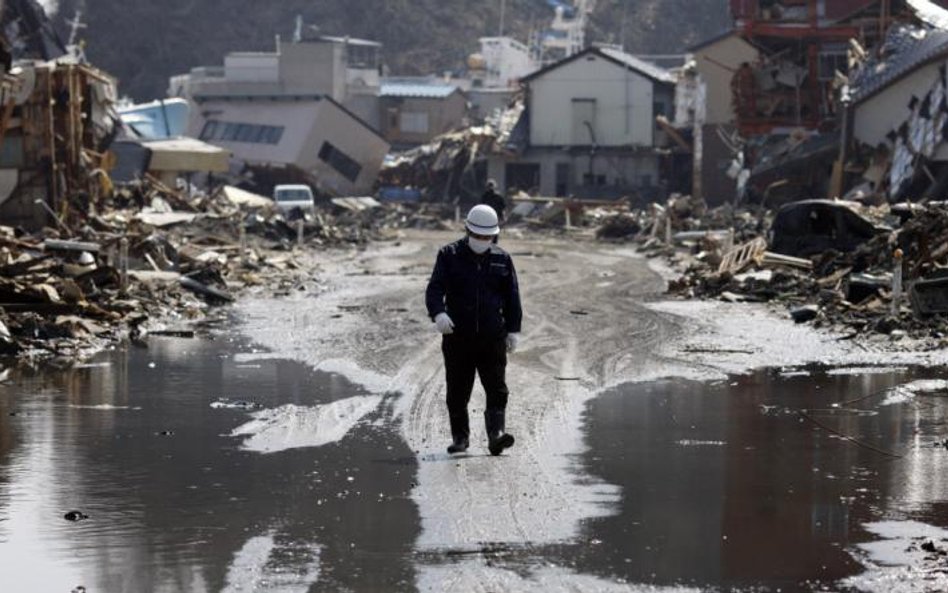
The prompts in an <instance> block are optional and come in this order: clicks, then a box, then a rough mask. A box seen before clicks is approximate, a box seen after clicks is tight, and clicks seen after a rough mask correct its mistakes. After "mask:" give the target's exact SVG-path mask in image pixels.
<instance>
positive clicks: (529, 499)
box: [268, 233, 681, 591]
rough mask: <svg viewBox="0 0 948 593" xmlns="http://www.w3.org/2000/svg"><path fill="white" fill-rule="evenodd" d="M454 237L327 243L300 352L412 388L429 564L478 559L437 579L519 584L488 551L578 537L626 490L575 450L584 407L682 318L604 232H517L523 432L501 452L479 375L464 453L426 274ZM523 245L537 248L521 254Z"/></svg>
mask: <svg viewBox="0 0 948 593" xmlns="http://www.w3.org/2000/svg"><path fill="white" fill-rule="evenodd" d="M453 238H454V236H452V235H450V234H446V233H441V234H433V233H428V234H419V235H418V236H412V237H411V238H410V239H408V240H406V241H403V242H402V244H401V245H394V246H377V247H376V248H375V249H370V250H368V251H365V252H348V253H338V252H337V253H334V254H332V253H330V254H320V265H321V266H322V267H323V269H324V272H325V273H324V274H320V275H319V276H320V277H321V278H323V279H324V281H325V283H326V284H325V285H322V286H321V287H320V288H321V293H320V295H319V296H317V297H316V298H315V299H312V302H310V303H307V306H308V307H312V310H311V311H310V312H309V313H307V319H308V320H309V323H310V327H307V328H300V327H294V328H293V330H292V334H293V336H294V339H300V340H301V341H303V342H305V343H303V344H298V345H295V346H294V352H296V353H297V354H299V353H305V354H299V355H301V356H305V357H307V358H306V361H307V362H313V363H315V364H317V365H318V363H319V361H320V360H321V358H323V357H327V358H328V357H332V358H338V359H340V360H345V361H352V362H353V363H354V368H356V369H359V370H360V372H361V371H362V370H364V371H369V373H370V374H372V373H374V374H375V375H378V376H379V377H384V379H383V380H382V381H381V382H377V383H376V387H375V388H376V389H380V390H382V391H385V392H396V391H397V392H399V393H401V394H402V395H401V396H399V397H398V398H397V399H398V401H396V402H395V403H394V405H393V406H392V405H391V404H387V405H389V406H391V409H392V410H393V411H392V412H391V413H387V412H388V410H386V411H385V412H386V413H383V414H382V415H383V416H384V417H385V418H386V419H390V420H391V421H392V422H396V423H398V429H399V430H400V431H401V433H402V435H403V438H404V439H405V441H406V443H407V444H408V445H409V447H410V448H411V449H412V451H414V452H415V456H416V459H417V462H418V468H417V480H416V484H417V485H416V486H415V487H414V488H413V490H412V498H413V499H414V500H415V502H416V504H417V505H418V509H419V513H420V516H421V521H422V533H421V536H420V537H419V540H418V541H417V543H416V546H417V547H418V549H419V550H420V554H421V556H419V561H420V566H419V570H421V571H423V572H425V569H426V567H428V568H431V569H432V570H430V571H427V572H425V574H427V575H431V576H434V575H440V574H443V571H442V570H441V569H443V564H444V562H446V561H447V560H448V558H449V557H450V556H451V555H452V553H453V552H452V551H465V553H467V552H466V551H469V550H473V551H474V555H473V556H471V559H473V562H471V563H469V562H467V561H465V562H463V563H461V564H460V565H459V566H457V567H456V574H452V575H451V577H450V580H451V581H452V582H453V583H455V585H453V586H452V585H451V583H450V582H449V583H444V582H439V583H438V584H437V585H434V586H433V587H434V588H433V590H442V588H445V589H444V590H461V589H459V588H458V587H462V588H463V587H467V586H468V585H471V584H472V583H491V582H497V583H503V582H506V581H505V579H506V578H507V577H502V576H501V574H500V573H498V574H494V575H491V574H486V573H485V572H484V571H488V572H489V571H490V570H491V569H489V568H485V567H484V566H483V563H482V560H483V557H481V558H479V557H478V556H477V550H481V549H485V548H486V549H490V550H493V551H494V552H491V553H492V554H496V553H497V552H496V551H497V550H501V553H503V550H511V551H513V552H511V553H516V554H522V551H523V549H524V548H523V547H524V546H527V547H531V546H535V545H540V544H549V543H553V542H557V541H566V540H569V539H571V538H573V537H575V536H576V535H577V531H578V527H579V524H580V521H582V520H583V519H586V518H591V517H594V516H602V515H603V514H609V512H610V511H608V509H606V508H605V506H606V505H603V504H602V503H603V502H605V503H609V502H615V500H616V496H617V492H616V491H615V490H614V489H610V487H609V486H608V485H606V484H600V483H595V482H594V481H593V480H591V479H587V477H585V476H582V475H581V474H580V473H578V470H577V468H576V467H575V461H573V460H574V459H575V455H576V453H578V452H580V451H581V450H582V448H583V446H584V444H583V438H582V434H581V430H580V428H581V418H580V416H581V414H582V413H583V411H584V408H585V404H586V402H588V400H589V399H590V398H592V397H594V396H595V395H596V394H597V393H599V392H600V391H602V390H603V389H605V388H607V387H609V386H610V385H613V384H615V383H618V382H622V381H625V380H628V379H632V378H634V376H635V374H636V373H637V372H639V371H640V370H641V369H643V368H645V367H647V366H648V365H649V364H652V363H653V362H655V361H657V360H660V359H659V358H658V350H659V346H660V345H662V342H663V341H665V340H667V339H669V337H670V336H672V335H674V334H676V333H677V332H679V331H680V325H681V324H680V323H679V322H677V321H675V320H674V319H673V316H671V315H663V314H660V313H656V312H653V311H651V310H649V309H648V308H647V306H646V305H645V304H644V300H645V298H646V296H647V295H649V294H655V293H657V292H659V291H661V290H662V287H663V283H662V282H661V281H660V279H658V277H657V276H656V275H655V274H654V273H653V272H651V271H649V270H648V268H647V266H646V264H645V262H644V260H641V259H639V258H636V257H631V256H630V255H627V254H626V255H623V254H619V255H617V254H616V253H614V252H613V251H612V250H611V249H610V248H603V247H602V246H600V245H597V244H594V243H573V242H570V241H564V240H561V239H542V238H541V239H535V238H531V239H530V240H525V241H515V240H510V241H509V244H510V245H511V246H513V249H511V251H512V252H513V254H514V261H515V264H516V265H517V269H518V273H519V275H520V281H521V289H522V292H523V298H524V311H525V319H524V336H523V340H522V348H523V349H522V351H520V352H518V353H515V354H513V355H511V356H510V358H509V363H508V383H509V385H510V388H511V399H510V406H509V408H508V429H509V430H510V432H511V433H513V434H514V435H515V436H516V437H517V439H518V442H517V445H516V446H515V447H514V448H513V449H511V450H510V451H509V452H508V453H506V454H505V455H503V456H502V457H499V458H494V457H490V456H489V455H488V454H487V451H486V447H485V444H486V437H484V434H483V428H481V425H482V422H483V421H482V420H481V416H480V414H479V412H480V411H482V410H483V394H482V389H481V387H480V385H479V384H478V385H477V386H476V387H475V394H474V396H473V397H472V402H471V403H472V405H471V410H472V422H471V427H472V447H471V449H470V451H469V454H468V455H467V456H461V457H459V458H451V457H450V456H448V455H447V453H446V452H445V446H446V445H447V444H448V442H449V430H448V421H447V411H446V408H445V405H444V395H445V387H444V377H443V362H442V357H441V352H440V339H439V337H438V336H437V335H435V333H434V331H433V329H432V327H431V323H430V320H428V319H427V317H426V316H425V312H424V302H423V292H424V287H425V283H426V282H427V275H425V274H421V273H418V271H419V270H422V269H428V267H429V266H431V265H433V261H434V256H435V253H436V251H437V248H438V247H439V246H440V245H441V244H444V243H446V242H448V241H450V240H453ZM518 247H521V248H526V249H529V250H530V253H527V254H520V255H518V250H517V248H518ZM400 271H401V272H400ZM382 277H384V278H385V279H384V281H380V279H381V278H382ZM340 315H341V317H340ZM271 316H272V317H276V318H286V317H287V312H286V311H283V312H282V313H281V312H275V311H274V312H268V317H271ZM310 348H311V349H312V351H311V352H310V351H308V349H310ZM557 377H559V379H560V380H558V379H557ZM351 378H352V379H354V380H355V381H359V377H357V376H355V377H351ZM563 379H565V380H563ZM465 558H468V557H467V556H465ZM448 572H451V571H448ZM564 574H565V576H566V577H568V576H569V575H568V574H566V573H564ZM436 580H440V578H438V579H436ZM420 582H429V581H426V579H425V578H420ZM564 586H565V587H568V588H569V589H570V590H572V589H573V587H572V586H570V585H568V584H567V583H566V582H565V581H564ZM465 590H471V589H469V588H467V589H465ZM484 590H488V589H484ZM575 590H577V591H582V590H589V589H588V588H586V587H585V586H584V587H578V586H577V587H575Z"/></svg>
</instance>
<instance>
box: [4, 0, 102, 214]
mask: <svg viewBox="0 0 948 593" xmlns="http://www.w3.org/2000/svg"><path fill="white" fill-rule="evenodd" d="M2 9H3V14H2V24H3V31H4V32H6V33H7V34H12V37H10V38H9V39H8V40H6V41H4V43H3V44H2V46H3V47H4V52H3V53H4V54H5V55H4V60H3V62H4V63H3V68H4V72H3V78H2V81H0V87H2V89H0V220H3V221H4V222H5V223H6V224H14V225H21V226H24V227H27V228H38V227H40V226H42V225H43V224H44V223H45V222H46V221H47V220H48V218H49V217H50V216H53V217H54V218H55V219H56V220H58V221H59V222H60V223H63V222H66V221H67V219H68V218H69V216H70V215H71V213H72V212H73V211H74V209H75V208H78V209H80V210H82V211H86V210H87V209H88V205H89V202H90V200H94V199H95V197H96V196H97V195H98V194H99V193H100V192H101V191H102V190H103V188H105V189H107V188H108V185H109V182H108V181H107V180H105V178H106V177H107V175H105V174H104V167H105V166H107V164H108V163H107V153H106V151H107V148H108V147H109V144H110V143H111V140H112V139H113V138H114V137H115V135H116V134H117V133H118V117H117V115H116V113H115V110H114V103H115V100H116V81H115V80H114V79H113V78H112V77H111V76H109V75H108V74H106V73H104V72H102V71H100V70H98V69H96V68H94V67H92V66H90V65H88V64H85V63H82V62H81V61H80V60H79V59H78V57H77V55H76V53H75V52H74V51H70V50H71V48H67V47H66V46H65V45H64V44H63V43H62V42H61V41H60V40H59V39H58V37H57V36H56V34H55V32H54V31H53V30H52V27H51V26H50V24H49V21H48V20H47V18H46V16H45V13H44V12H43V9H42V7H41V6H40V5H39V4H37V3H36V2H35V1H33V0H17V1H11V2H6V3H5V4H3V5H2ZM70 202H73V203H72V204H71V203H70Z"/></svg>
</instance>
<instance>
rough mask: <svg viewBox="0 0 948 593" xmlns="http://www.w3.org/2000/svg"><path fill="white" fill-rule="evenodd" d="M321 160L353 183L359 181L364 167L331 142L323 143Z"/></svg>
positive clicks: (320, 154) (320, 153)
mask: <svg viewBox="0 0 948 593" xmlns="http://www.w3.org/2000/svg"><path fill="white" fill-rule="evenodd" d="M319 158H320V160H322V161H324V162H326V163H328V164H329V166H330V167H332V168H333V169H335V170H336V171H338V172H339V174H340V175H342V176H343V177H345V178H346V179H348V180H349V181H352V182H355V180H356V179H358V177H359V173H360V172H361V171H362V165H360V164H359V163H357V162H356V161H355V160H354V159H353V158H352V157H350V156H349V155H347V154H346V153H344V152H342V151H341V150H339V149H338V148H336V147H335V146H333V145H332V144H330V143H329V142H323V146H322V148H320V149H319Z"/></svg>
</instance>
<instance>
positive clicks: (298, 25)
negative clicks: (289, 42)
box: [293, 14, 303, 43]
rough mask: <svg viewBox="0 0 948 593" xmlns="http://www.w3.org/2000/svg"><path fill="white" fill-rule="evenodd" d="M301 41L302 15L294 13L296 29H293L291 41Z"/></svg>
mask: <svg viewBox="0 0 948 593" xmlns="http://www.w3.org/2000/svg"><path fill="white" fill-rule="evenodd" d="M301 41H303V15H301V14H298V15H296V29H295V30H294V31H293V43H300V42H301Z"/></svg>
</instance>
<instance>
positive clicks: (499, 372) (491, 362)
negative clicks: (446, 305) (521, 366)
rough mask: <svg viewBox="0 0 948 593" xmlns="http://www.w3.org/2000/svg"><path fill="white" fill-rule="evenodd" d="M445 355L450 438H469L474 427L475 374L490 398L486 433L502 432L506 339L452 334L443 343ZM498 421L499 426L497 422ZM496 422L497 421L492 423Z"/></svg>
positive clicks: (488, 398) (505, 382) (505, 389)
mask: <svg viewBox="0 0 948 593" xmlns="http://www.w3.org/2000/svg"><path fill="white" fill-rule="evenodd" d="M441 352H442V353H444V368H445V377H446V379H447V386H448V389H447V391H448V396H447V402H448V417H449V419H450V420H451V436H452V438H454V439H455V440H460V439H467V438H469V437H470V434H471V428H470V423H469V420H468V415H467V404H468V402H470V401H471V390H472V389H473V388H474V373H475V372H476V373H477V375H478V376H479V377H480V378H481V385H482V386H483V387H484V393H485V394H486V395H487V409H486V410H485V413H484V415H485V418H487V424H488V426H487V430H488V432H490V431H491V430H492V429H494V430H496V429H499V430H501V431H502V430H503V428H504V427H503V415H504V410H505V409H506V408H507V395H508V393H509V392H508V390H507V380H506V372H507V343H506V340H505V339H504V336H500V337H496V338H483V337H474V336H459V335H457V334H450V335H447V336H444V337H443V338H442V341H441ZM498 418H499V423H500V425H499V426H495V425H497V420H496V419H498ZM492 419H494V420H492Z"/></svg>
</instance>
